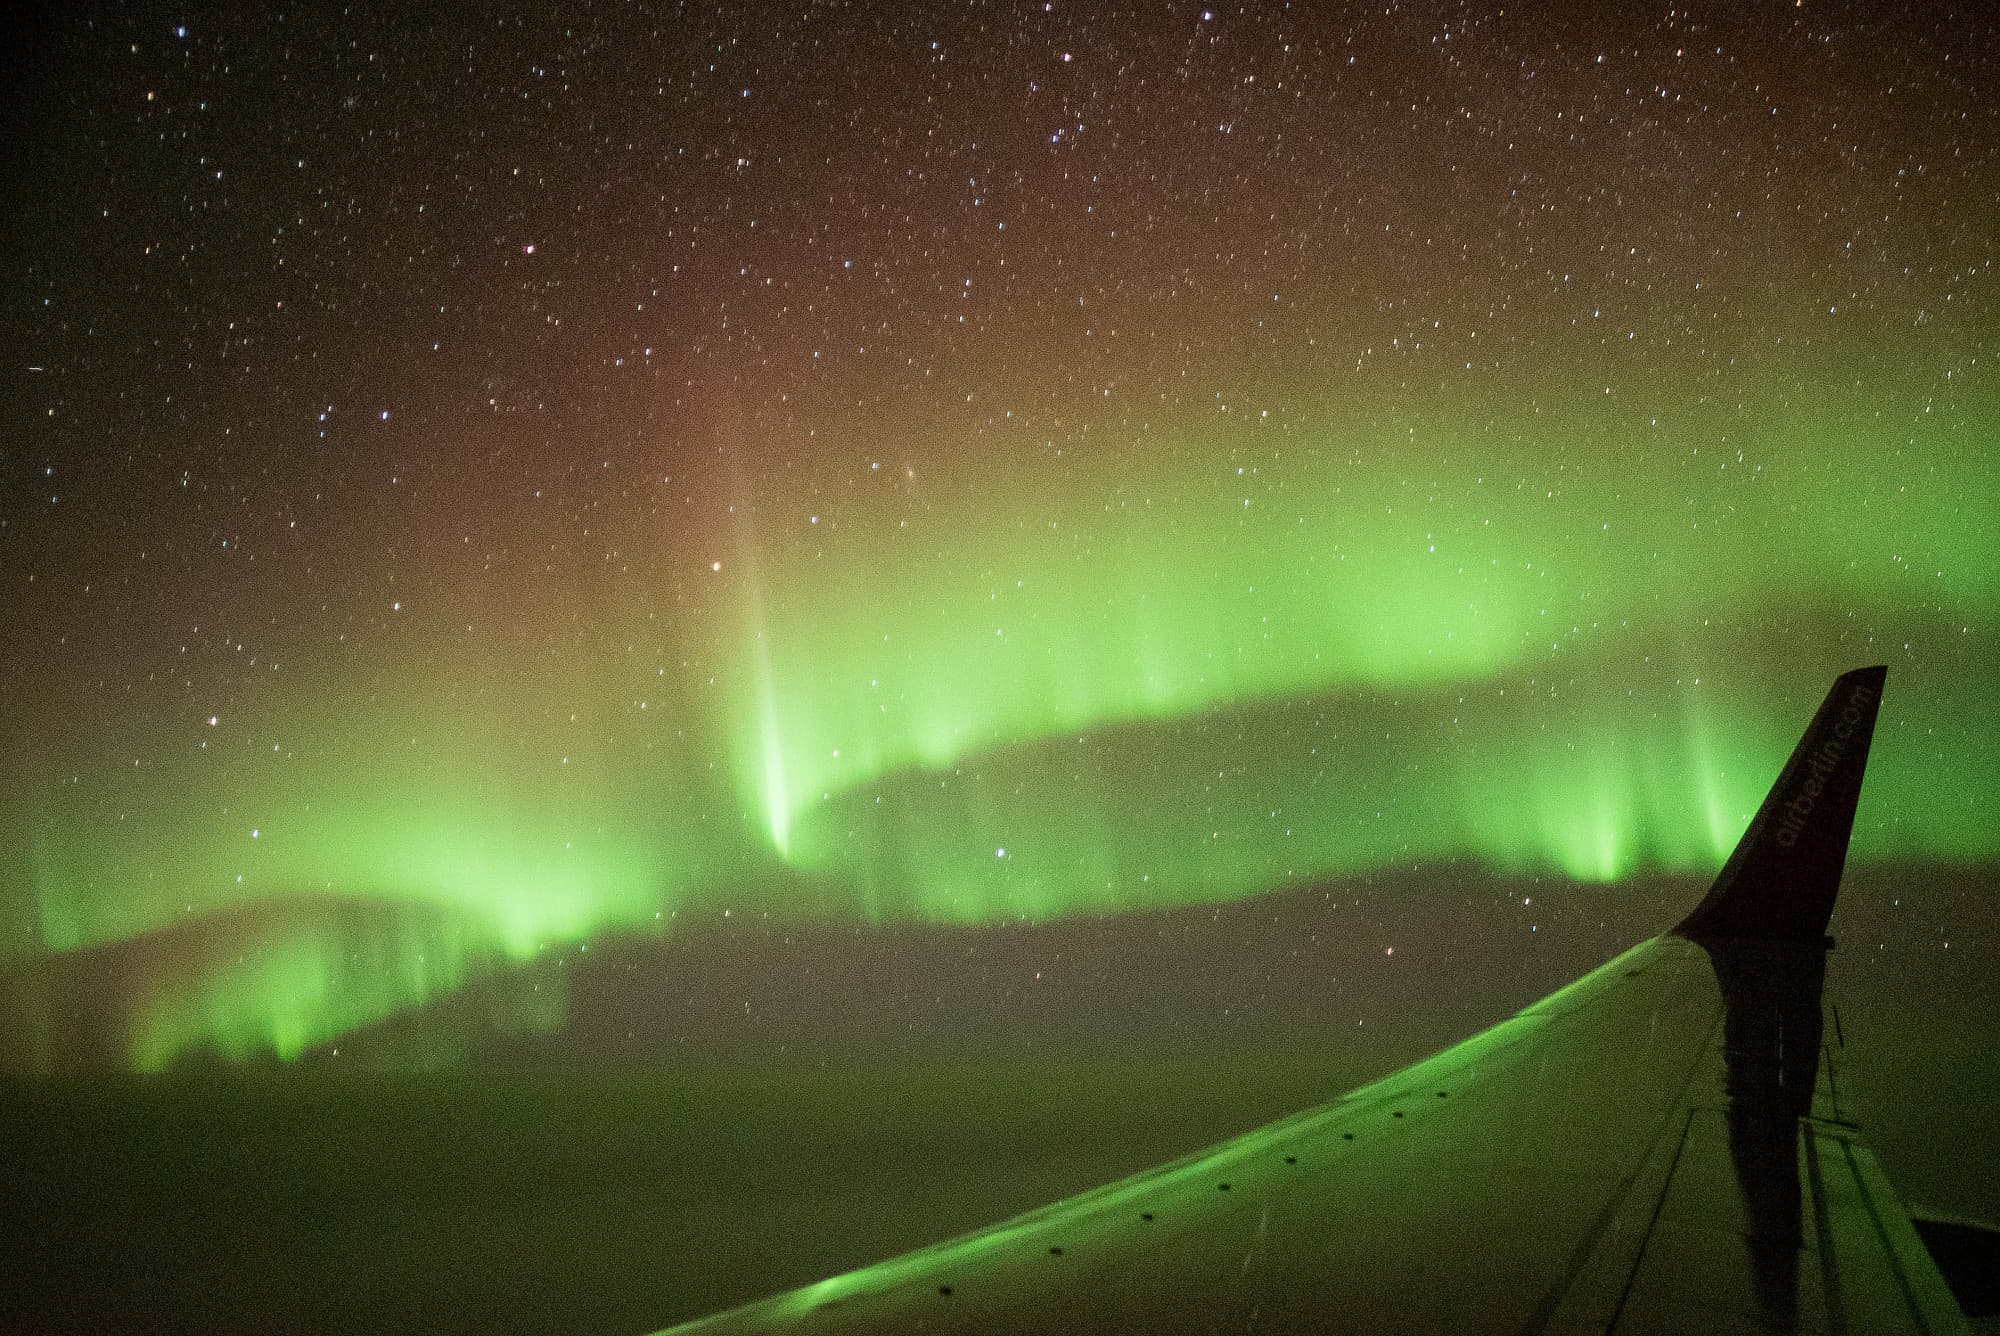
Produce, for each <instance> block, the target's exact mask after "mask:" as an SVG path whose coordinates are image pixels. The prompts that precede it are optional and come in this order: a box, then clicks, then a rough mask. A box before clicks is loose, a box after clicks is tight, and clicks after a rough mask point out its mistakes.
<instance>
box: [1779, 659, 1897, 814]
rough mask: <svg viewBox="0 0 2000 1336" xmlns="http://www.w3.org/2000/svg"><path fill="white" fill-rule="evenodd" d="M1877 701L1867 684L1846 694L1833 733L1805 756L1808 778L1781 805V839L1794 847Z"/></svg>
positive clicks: (1806, 776) (1806, 775)
mask: <svg viewBox="0 0 2000 1336" xmlns="http://www.w3.org/2000/svg"><path fill="white" fill-rule="evenodd" d="M1874 701H1875V693H1874V692H1873V691H1872V690H1870V689H1869V688H1867V687H1856V688H1854V690H1853V691H1852V692H1850V693H1849V695H1848V697H1847V705H1846V707H1845V708H1844V709H1842V710H1841V712H1840V718H1838V719H1836V720H1835V721H1834V725H1833V735H1832V736H1831V737H1829V738H1827V740H1826V741H1825V742H1822V743H1821V744H1820V745H1819V750H1817V751H1815V752H1814V753H1813V754H1812V755H1811V756H1809V757H1807V758H1806V771H1805V778H1804V779H1803V780H1802V781H1801V782H1800V784H1799V786H1798V789H1797V791H1796V792H1794V793H1793V794H1792V796H1791V798H1790V799H1789V800H1788V801H1787V802H1786V803H1785V805H1784V807H1783V808H1781V809H1779V810H1780V812H1781V813H1782V815H1781V817H1780V820H1779V823H1778V835H1777V839H1778V843H1779V844H1780V845H1781V846H1783V847H1784V848H1787V849H1789V848H1791V847H1792V846H1793V845H1795V844H1797V843H1798V842H1799V836H1801V835H1803V834H1804V833H1805V829H1806V818H1807V817H1809V816H1811V815H1812V810H1813V808H1814V807H1815V806H1817V805H1818V803H1819V796H1820V794H1821V793H1822V792H1823V791H1824V790H1825V788H1826V785H1827V781H1829V780H1830V779H1832V778H1833V772H1834V771H1835V770H1837V769H1839V768H1840V758H1841V757H1842V756H1843V755H1844V754H1845V753H1846V751H1847V744H1848V743H1850V742H1852V741H1853V740H1854V730H1855V729H1856V728H1858V727H1860V724H1861V718H1862V716H1863V715H1864V714H1865V713H1867V710H1868V707H1869V706H1870V705H1871V704H1873V703H1874Z"/></svg>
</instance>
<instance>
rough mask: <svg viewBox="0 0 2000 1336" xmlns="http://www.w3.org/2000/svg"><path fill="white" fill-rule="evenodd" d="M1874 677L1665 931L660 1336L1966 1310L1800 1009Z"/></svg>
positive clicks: (1812, 736) (1806, 1319)
mask: <svg viewBox="0 0 2000 1336" xmlns="http://www.w3.org/2000/svg"><path fill="white" fill-rule="evenodd" d="M1882 673H1883V670H1881V669H1879V668H1876V669H1863V670H1858V671H1857V672H1854V673H1849V674H1846V675H1844V676H1843V677H1842V678H1841V679H1840V680H1839V681H1837V682H1836V683H1835V684H1834V688H1833V691H1832V692H1831V693H1829V695H1828V697H1827V699H1826V703H1824V704H1823V705H1822V706H1821V708H1820V711H1819V713H1818V714H1817V715H1816V716H1815V717H1814V720H1813V723H1812V724H1811V726H1810V727H1809V728H1808V729H1807V731H1806V734H1805V736H1804V737H1803V738H1802V739H1801V741H1800V743H1799V746H1798V748H1797V750H1796V751H1795V752H1794V754H1793V757H1792V759H1791V761H1790V762H1789V763H1788V764H1787V766H1786V767H1785V770H1784V771H1783V772H1782V773H1781V775H1780V776H1779V779H1778V782H1777V783H1776V784H1775V785H1774V786H1773V788H1772V792H1771V796H1770V797H1768V798H1767V799H1766V801H1765V804H1764V808H1763V809H1762V810H1761V811H1760V812H1759V814H1758V816H1757V818H1756V819H1755V820H1754V821H1753V822H1752V824H1751V827H1750V829H1749V831H1748V832H1747V833H1746V834H1745V836H1744V840H1743V843H1742V845H1741V846H1739V848H1738V850H1737V852H1736V854H1735V855H1733V856H1732V857H1731V859H1730V861H1729V863H1728V865H1727V866H1726V867H1725V869H1724V871H1723V873H1722V875H1721V876H1720V877H1719V878H1718V880H1717V884H1716V887H1715V888H1714V889H1713V890H1712V891H1711V892H1710V894H1709V896H1708V897H1707V898H1706V899H1705V900H1704V901H1703V903H1702V905H1701V906H1700V907H1699V908H1698V909H1697V911H1696V913H1695V914H1693V915H1690V916H1689V919H1688V920H1687V921H1686V922H1685V923H1684V924H1683V925H1682V927H1681V929H1679V930H1677V931H1676V932H1674V933H1669V934H1665V935H1663V936H1660V937H1656V938H1654V939H1652V940H1650V941H1647V942H1643V943H1641V944H1640V945H1638V946H1636V947H1634V948H1632V949H1631V950H1630V951H1627V952H1626V953H1625V954H1624V955H1622V956H1619V957H1618V958H1617V959H1615V960H1612V961H1610V962H1608V963H1607V964H1605V965H1603V966H1601V967H1600V968H1598V969H1597V970H1594V971H1592V972H1591V973H1590V974H1588V975H1586V976H1585V977H1584V978H1582V979H1580V980H1578V981H1577V982H1576V983H1574V984H1572V985H1570V986H1569V987H1567V988H1564V989H1562V990H1560V991H1559V992H1557V993H1554V994H1552V995H1551V996H1549V997H1547V998H1545V999H1543V1000H1542V1001H1541V1002H1538V1003H1536V1004H1535V1005H1534V1006H1532V1007H1529V1008H1527V1009H1526V1010H1525V1011H1523V1012H1521V1013H1520V1014H1518V1015H1516V1016H1514V1017H1512V1018H1510V1019H1508V1020H1506V1021H1503V1022H1502V1023H1501V1024H1499V1025H1496V1026H1494V1027H1493V1028H1492V1029H1490V1030H1487V1031H1485V1032H1484V1033H1482V1034H1479V1035H1476V1036H1474V1037H1473V1038H1471V1039H1468V1040H1466V1041H1464V1042H1462V1043H1460V1044H1458V1045H1456V1046H1454V1047H1452V1048H1450V1049H1447V1050H1446V1051H1444V1052H1443V1053H1440V1054H1438V1055H1436V1056H1435V1057H1432V1058H1430V1059H1427V1060H1426V1061H1423V1062H1420V1063H1418V1064H1416V1065H1415V1066H1412V1067H1409V1068H1406V1069H1404V1070H1403V1071H1400V1072H1398V1073H1396V1074H1394V1075H1392V1076H1389V1077H1386V1078H1384V1079H1383V1080H1381V1081H1377V1082H1375V1083H1374V1084H1372V1085H1368V1086H1364V1087H1362V1088H1361V1089H1359V1090H1356V1091H1353V1092H1351V1093H1349V1094H1347V1095H1345V1096H1343V1097H1341V1098H1339V1099H1337V1100H1334V1101H1332V1102H1330V1103H1328V1104H1324V1105H1321V1106H1319V1107H1317V1108H1313V1109H1309V1110H1306V1111H1305V1112H1303V1113H1299V1114H1295V1115H1293V1116H1292V1117H1289V1118H1284V1119H1280V1120H1279V1121H1277V1122H1275V1123H1271V1124H1269V1125H1267V1126H1265V1127H1262V1128H1259V1129H1258V1130H1256V1131H1253V1132H1249V1133H1246V1134H1244V1135H1242V1136H1240V1137H1236V1138H1234V1139H1232V1140H1230V1141H1227V1142H1224V1143H1222V1144H1220V1145H1218V1146H1215V1147H1212V1148H1210V1149H1208V1150H1206V1151H1202V1152H1199V1153H1197V1154H1194V1155H1191V1156H1188V1157H1186V1158H1184V1159H1181V1160H1178V1161H1175V1162H1173V1163H1170V1164H1166V1165H1162V1166H1160V1167H1158V1168H1155V1169H1152V1170H1148V1171H1146V1172H1143V1173H1140V1174H1135V1175H1133V1176H1132V1177H1130V1178H1126V1179H1123V1180H1121V1181H1119V1182H1116V1183H1113V1184H1110V1185H1108V1186H1105V1187H1102V1188H1098V1189H1096V1190H1094V1191H1091V1192H1087V1193H1083V1194H1081V1195H1079V1196H1076V1197H1073V1198H1070V1199H1069V1200H1066V1201H1062V1202H1058V1203H1055V1204H1054V1205H1052V1206H1048V1207H1044V1208H1042V1209H1041V1210H1038V1211H1033V1212H1030V1213H1028V1214H1026V1215H1023V1216H1019V1217H1016V1218H1015V1219H1012V1220H1009V1221H1006V1222H1004V1223H1001V1224H998V1225H994V1226H992V1227H990V1228H987V1229H983V1230H979V1231H975V1232H974V1233H971V1234H967V1235H964V1236H962V1237H960V1238H957V1239H952V1240H949V1241H947V1242H944V1243H940V1244H936V1245H933V1246H931V1247H929V1248H924V1249H921V1250H919V1251H917V1252H914V1253H910V1254H907V1255H905V1256H902V1257H897V1258H892V1259H890V1260H888V1261H885V1262H881V1263H878V1264H876V1265H874V1266H869V1267H864V1268H862V1269H860V1270H857V1271H853V1272H849V1273H847V1274H845V1275H841V1276H836V1277H833V1278H832V1279H829V1280H826V1281H822V1282H820V1283H818V1284H816V1285H809V1286H806V1287H804V1288H802V1289H798V1290H794V1291H791V1292H789V1293H785V1294H780V1295H777V1296H774V1297H772V1298H769V1299H765V1300H761V1301H759V1302H757V1303H753V1304H749V1305H746V1306H745V1307H742V1308H738V1309H735V1310H732V1311H729V1312H726V1313H722V1314H718V1315H716V1316H714V1317H710V1318H706V1319H703V1320H701V1321H698V1322H694V1323H689V1324H686V1325H684V1326H682V1327H677V1328H674V1331H675V1332H676V1333H682V1332H685V1333H696V1332H699V1333H703V1334H704V1336H724V1333H736V1332H752V1331H756V1332H766V1331H769V1332H813V1333H864V1332H865V1333H890V1332H919V1331H921V1332H1057V1331H1060V1332H1211V1331H1212V1332H1238V1331H1268V1332H1289V1331H1299V1332H1338V1331H1355V1332H1371V1333H1372V1332H1436V1331H1468V1330H1477V1331H1499V1332H1513V1333H1520V1334H1521V1336H1531V1334H1533V1333H1545V1332H1546V1333H1557V1332H1560V1333H1581V1332H1608V1331H1616V1332H1620V1333H1637V1332H1669V1331H1672V1332H1679V1331H1688V1330H1703V1331H1718V1332H1722V1331H1739V1330H1740V1331H1758V1332H1766V1331H1782V1332H1824V1333H1829V1336H1838V1334H1839V1333H1844V1332H1849V1331H1855V1332H1861V1331H1866V1332H1899V1331H1907V1332H1929V1333H1943V1332H1960V1331H1963V1330H1965V1327H1964V1319H1963V1317H1962V1315H1961V1314H1960V1313H1959V1311H1958V1309H1957V1307H1956V1305H1955V1304H1954V1303H1953V1302H1952V1300H1951V1298H1950V1294H1949V1292H1948V1291H1947V1290H1946V1289H1945V1287H1944V1283H1943V1281H1942V1279H1941V1278H1940V1277H1939V1275H1938V1273H1937V1270H1936V1268H1935V1266H1934V1265H1933V1264H1932V1263H1931V1261H1930V1258H1929V1256H1928V1254H1927V1253H1925V1252H1924V1250H1923V1248H1922V1245H1921V1243H1920V1241H1919V1240H1918V1238H1917V1235H1916V1232H1915V1230H1914V1228H1913V1227H1912V1226H1911V1224H1910V1222H1909V1219H1908V1217H1907V1215H1906V1214H1905V1213H1904V1211H1903V1208H1902V1206H1901V1204H1900V1203H1899V1202H1898V1201H1897V1199H1896V1197H1895V1194H1894V1192H1893V1191H1892V1190H1891V1189H1890V1188H1889V1186H1888V1184H1887V1182H1886V1180H1885V1179H1884V1178H1883V1177H1882V1174H1881V1171H1880V1170H1879V1168H1877V1167H1876V1165H1875V1163H1874V1160H1873V1159H1872V1158H1871V1157H1870V1156H1869V1154H1868V1152H1867V1150H1866V1148H1865V1147H1864V1146H1863V1145H1861V1143H1860V1141H1859V1137H1858V1134H1857V1133H1856V1131H1855V1129H1854V1127H1853V1124H1852V1123H1851V1122H1850V1121H1849V1120H1848V1119H1847V1117H1846V1116H1845V1112H1844V1110H1843V1109H1842V1108H1841V1106H1840V1103H1839V1100H1838V1098H1837V1086H1836V1076H1837V1068H1836V1056H1837V1055H1836V1053H1835V1052H1833V1051H1829V1050H1828V1049H1827V1046H1826V1036H1825V1034H1824V1033H1823V1027H1822V1025H1821V1023H1820V1015H1821V1005H1822V1000H1821V991H1822V983H1823V979H1824V974H1825V960H1826V952H1827V950H1828V949H1829V945H1830V944H1829V943H1828V942H1827V941H1826V940H1825V939H1824V937H1823V936H1822V935H1821V930H1822V929H1823V928H1824V925H1825V922H1826V914H1827V912H1829V911H1830V909H1831V906H1832V903H1833V898H1834V893H1835V891H1836V890H1837V888H1838V881H1839V877H1840V869H1841V863H1842V860H1843V859H1844V856H1845V851H1846V843H1847V827H1848V825H1849V824H1850V823H1851V821H1852V817H1853V810H1854V803H1855V801H1856V800H1857V798H1858V795H1859V790H1860V782H1861V781H1860V769H1861V766H1862V765H1863V764H1864V763H1865V760H1866V755H1867V744H1868V737H1869V734H1870V733H1871V732H1872V728H1873V723H1874V717H1875V705H1876V701H1877V699H1878V698H1879V695H1880V689H1881V684H1882Z"/></svg>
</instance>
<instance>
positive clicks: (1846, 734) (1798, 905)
mask: <svg viewBox="0 0 2000 1336" xmlns="http://www.w3.org/2000/svg"><path fill="white" fill-rule="evenodd" d="M1888 675H1889V668H1888V665H1887V664H1873V665H1870V666H1869V667H1866V668H1855V669H1852V670H1850V671H1848V672H1845V673H1842V674H1841V675H1840V676H1839V677H1838V678H1836V679H1835V680H1834V683H1833V687H1832V689H1831V690H1829V691H1828V692H1827V694H1826V699H1825V700H1824V701H1822V702H1821V704H1820V707H1819V710H1818V712H1817V713H1815V714H1814V715H1813V719H1812V722H1811V723H1810V724H1809V725H1807V727H1806V731H1805V733H1804V734H1803V735H1802V736H1801V737H1800V738H1799V742H1798V746H1797V747H1795V748H1794V749H1793V751H1792V755H1791V759H1790V760H1789V761H1787V762H1786V763H1785V768H1784V769H1783V770H1782V771H1780V772H1779V774H1778V779H1777V782H1776V783H1775V784H1773V785H1772V786H1771V791H1770V792H1769V793H1768V794H1766V795H1765V798H1764V803H1763V805H1762V806H1761V807H1759V808H1758V809H1757V815H1756V816H1755V817H1754V818H1753V819H1752V820H1751V822H1750V827H1749V829H1748V830H1746V831H1744V832H1743V839H1742V840H1741V842H1739V843H1738V844H1737V846H1736V850H1735V852H1734V853H1732V854H1730V856H1729V861H1728V862H1727V863H1725V864H1723V867H1722V872H1721V873H1720V874H1719V875H1718V876H1717V877H1716V879H1715V884H1714V885H1713V886H1712V887H1710V888H1709V892H1708V894H1707V895H1706V896H1704V897H1703V899H1702V901H1701V903H1700V904H1699V905H1697V906H1695V909H1694V912H1693V913H1691V914H1689V915H1688V916H1687V917H1686V918H1685V919H1683V920H1682V921H1681V922H1680V924H1679V925H1678V926H1677V927H1676V928H1675V929H1674V931H1675V932H1677V933H1679V934H1680V935H1681V936H1683V937H1697V938H1699V937H1753V938H1766V939H1774V940H1779V941H1815V940H1820V939H1823V938H1824V937H1825V935H1826V926H1827V922H1828V920H1829V919H1831V918H1832V916H1833V903H1834V899H1835V898H1836V897H1837V896H1838V895H1839V893H1840V877H1841V872H1842V870H1843V869H1844V868H1845V866H1846V862H1847V842H1848V837H1849V836H1850V834H1851V833H1852V832H1853V828H1854V811H1855V806H1856V803H1857V802H1858V801H1859V799H1860V795H1861V777H1862V774H1863V772H1864V771H1865V770H1866V769H1867V765H1868V747H1869V742H1870V740H1871V739H1872V737H1873V736H1874V731H1875V717H1876V712H1877V710H1878V709H1879V707H1880V705H1881V700H1882V688H1883V686H1884V684H1885V683H1886V682H1887V680H1888Z"/></svg>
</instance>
